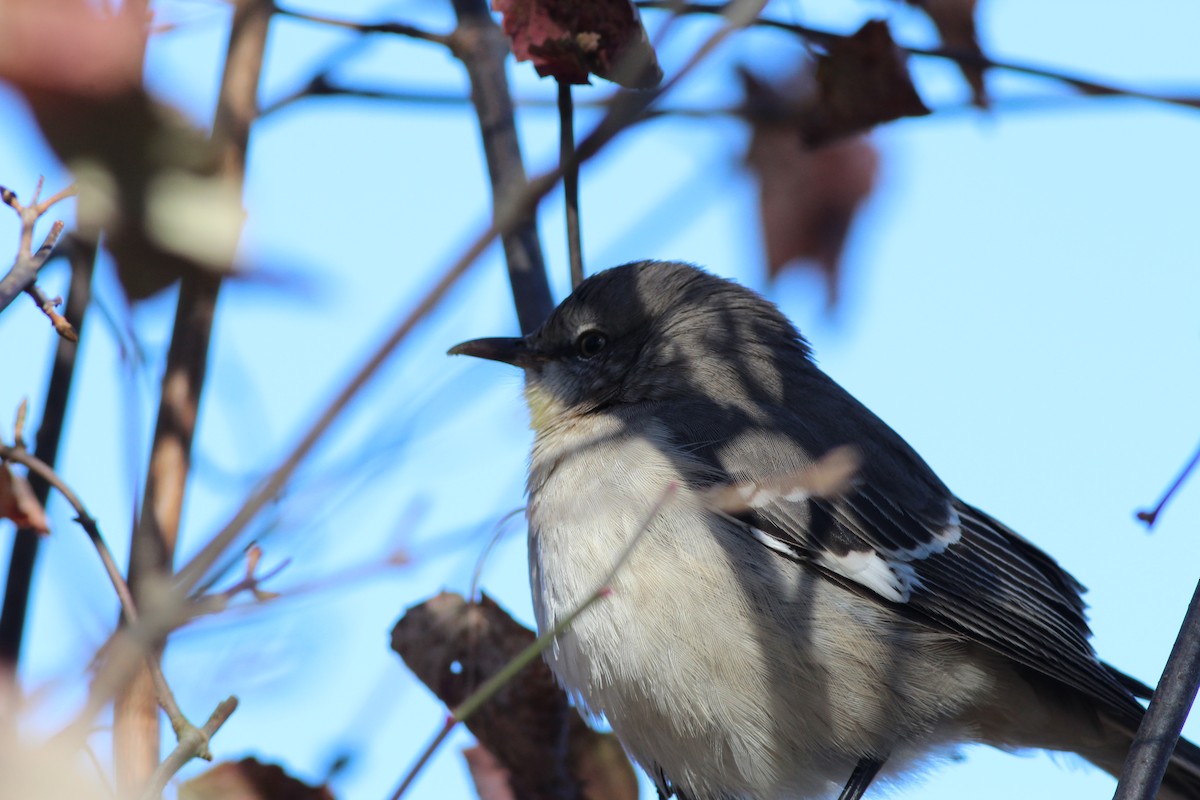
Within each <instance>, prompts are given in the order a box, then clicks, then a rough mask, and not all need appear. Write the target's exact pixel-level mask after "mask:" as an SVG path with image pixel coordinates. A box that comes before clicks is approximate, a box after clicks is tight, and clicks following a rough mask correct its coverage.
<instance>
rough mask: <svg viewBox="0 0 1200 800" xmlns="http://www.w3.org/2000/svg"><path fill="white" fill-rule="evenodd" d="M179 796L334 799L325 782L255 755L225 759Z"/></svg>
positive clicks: (185, 799)
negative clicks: (295, 775)
mask: <svg viewBox="0 0 1200 800" xmlns="http://www.w3.org/2000/svg"><path fill="white" fill-rule="evenodd" d="M179 800H333V794H332V793H331V792H330V791H329V789H328V788H327V787H325V786H309V785H308V784H306V783H304V782H303V781H300V780H297V779H296V778H293V777H292V776H291V775H288V774H287V773H286V772H284V770H283V768H282V767H280V766H278V765H276V764H264V763H262V762H261V761H258V760H257V759H254V758H243V759H242V760H241V761H224V762H221V763H220V764H215V765H213V767H212V768H211V769H209V770H206V771H205V772H202V773H200V774H199V775H197V776H196V777H195V778H192V779H191V780H190V781H187V782H186V783H184V784H183V785H182V786H180V787H179Z"/></svg>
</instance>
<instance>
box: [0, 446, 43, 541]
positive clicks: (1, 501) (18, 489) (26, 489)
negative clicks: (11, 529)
mask: <svg viewBox="0 0 1200 800" xmlns="http://www.w3.org/2000/svg"><path fill="white" fill-rule="evenodd" d="M3 518H7V519H11V520H12V521H13V522H15V523H16V524H17V527H18V528H25V529H27V530H31V531H36V532H37V533H41V534H47V533H49V532H50V523H49V522H48V521H47V520H46V510H45V509H43V508H42V504H41V503H39V502H38V500H37V497H36V496H35V495H34V493H33V488H32V487H31V486H30V485H29V481H27V480H25V478H23V477H22V476H20V475H17V474H15V473H13V472H12V470H10V469H9V468H8V465H7V464H3V463H0V519H3Z"/></svg>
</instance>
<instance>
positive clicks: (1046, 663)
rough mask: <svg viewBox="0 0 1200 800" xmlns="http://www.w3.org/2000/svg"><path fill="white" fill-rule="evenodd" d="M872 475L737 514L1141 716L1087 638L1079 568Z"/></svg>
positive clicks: (801, 555) (826, 565)
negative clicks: (839, 489)
mask: <svg viewBox="0 0 1200 800" xmlns="http://www.w3.org/2000/svg"><path fill="white" fill-rule="evenodd" d="M865 472H866V476H865V480H863V481H861V482H860V483H859V484H858V485H856V486H855V487H853V488H852V489H851V490H850V491H849V492H847V493H846V494H844V495H842V496H841V497H838V498H836V499H816V498H812V499H807V500H805V499H798V500H788V499H786V498H784V497H775V498H762V499H760V502H759V503H758V505H757V507H755V508H753V509H750V510H749V511H747V512H745V513H743V514H740V515H738V516H739V518H740V519H741V520H742V521H743V522H745V523H746V525H747V528H748V530H749V532H750V533H751V534H752V535H754V536H755V537H756V538H757V539H758V540H759V541H760V542H763V543H764V544H767V545H768V546H770V547H771V548H772V549H773V550H775V551H777V552H780V553H782V554H784V555H788V556H790V557H792V558H794V559H795V560H798V561H802V562H807V563H810V564H814V565H816V566H817V567H819V568H820V569H822V570H824V571H826V572H827V573H831V574H832V575H834V576H837V577H838V578H840V579H842V580H843V582H845V581H849V582H851V583H853V584H857V585H858V586H859V587H862V588H865V589H867V590H868V591H869V592H871V593H872V594H874V595H875V596H876V597H878V598H880V599H882V600H884V601H887V602H890V603H895V604H899V605H901V606H903V607H905V608H906V609H909V610H911V611H912V612H915V613H916V614H917V615H918V616H919V617H921V618H923V619H925V620H927V621H929V622H932V623H934V624H935V625H937V626H938V627H941V628H943V629H945V630H949V631H951V632H953V633H956V634H959V635H962V636H964V637H966V638H969V639H971V640H973V641H976V642H978V643H980V644H983V645H985V646H987V647H989V648H991V649H992V650H995V651H997V652H999V653H1001V654H1003V655H1005V656H1007V657H1009V658H1011V659H1013V660H1014V661H1016V662H1018V663H1020V664H1022V665H1024V666H1026V667H1029V668H1031V669H1033V670H1035V671H1037V672H1039V673H1042V674H1044V675H1047V676H1049V677H1051V678H1054V679H1056V680H1058V681H1061V682H1062V683H1065V684H1067V685H1069V686H1072V687H1074V688H1076V689H1078V690H1080V691H1082V692H1084V693H1085V694H1087V695H1089V696H1091V697H1094V698H1096V699H1097V700H1100V701H1102V702H1103V703H1104V704H1105V705H1106V706H1107V707H1109V708H1110V709H1111V710H1112V711H1113V712H1114V713H1116V714H1118V715H1119V716H1120V717H1124V718H1127V719H1131V720H1133V721H1134V722H1135V723H1136V719H1137V717H1136V716H1134V715H1140V712H1138V710H1137V704H1136V702H1135V701H1134V700H1133V699H1132V697H1131V696H1130V694H1129V692H1128V690H1127V689H1126V688H1125V687H1124V686H1123V685H1122V684H1121V683H1120V682H1119V681H1117V680H1115V679H1114V678H1113V676H1112V673H1111V671H1110V670H1108V669H1107V668H1105V667H1104V665H1103V664H1102V663H1101V662H1100V661H1099V660H1098V659H1097V657H1096V654H1095V651H1094V650H1093V649H1092V647H1091V644H1090V643H1089V641H1088V639H1089V637H1090V636H1091V631H1090V629H1089V628H1088V624H1087V619H1086V618H1085V616H1084V607H1085V606H1084V603H1083V600H1082V597H1081V593H1082V591H1083V587H1082V586H1081V585H1080V584H1079V583H1078V582H1077V581H1076V580H1075V579H1074V578H1073V577H1071V575H1070V574H1069V573H1067V572H1066V571H1065V570H1063V569H1062V568H1061V567H1060V566H1059V565H1058V564H1057V563H1056V562H1055V561H1054V560H1053V559H1052V558H1051V557H1050V556H1048V555H1047V554H1045V553H1044V552H1042V551H1041V550H1039V549H1038V548H1037V547H1035V546H1034V545H1033V544H1031V543H1030V542H1028V541H1026V540H1025V539H1023V538H1022V537H1021V536H1019V535H1018V534H1017V533H1015V532H1014V531H1012V530H1011V529H1009V528H1008V527H1006V526H1005V525H1003V524H1002V523H1000V522H998V521H997V520H995V519H993V518H992V517H990V516H988V515H987V514H985V513H983V512H982V511H980V510H978V509H976V508H974V507H972V506H970V505H967V504H966V503H963V502H961V501H959V500H956V499H955V498H953V497H951V496H948V495H947V496H945V497H938V496H937V493H936V492H931V493H930V494H929V495H927V496H926V497H924V498H919V499H918V497H917V495H915V493H914V492H913V491H912V487H911V486H903V487H896V488H897V490H896V491H893V490H892V487H889V486H888V485H887V483H886V482H885V481H884V480H881V479H880V478H879V475H880V470H877V469H875V470H869V471H865ZM884 474H888V473H887V472H886V471H885V472H884ZM872 478H873V479H872ZM897 497H904V498H905V499H906V500H907V501H908V502H903V501H898V500H897ZM914 500H917V502H916V503H914Z"/></svg>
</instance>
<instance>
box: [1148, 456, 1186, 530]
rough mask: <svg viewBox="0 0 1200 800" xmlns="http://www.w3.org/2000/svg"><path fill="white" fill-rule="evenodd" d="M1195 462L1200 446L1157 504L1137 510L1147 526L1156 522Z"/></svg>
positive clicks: (1152, 525)
mask: <svg viewBox="0 0 1200 800" xmlns="http://www.w3.org/2000/svg"><path fill="white" fill-rule="evenodd" d="M1197 464H1200V447H1197V448H1196V452H1195V453H1193V454H1192V459H1191V461H1189V462H1188V463H1187V465H1186V466H1185V467H1184V468H1183V471H1182V472H1180V473H1179V475H1178V476H1177V477H1176V478H1175V482H1174V483H1172V484H1171V486H1170V488H1169V489H1167V491H1166V493H1165V494H1163V496H1162V499H1160V500H1159V501H1158V504H1157V505H1156V506H1154V508H1152V509H1150V510H1149V511H1147V510H1145V509H1143V510H1141V511H1139V512H1137V518H1138V519H1140V520H1141V521H1142V522H1144V523H1146V527H1147V528H1153V527H1154V523H1156V522H1158V515H1159V514H1160V513H1162V510H1163V507H1165V506H1166V505H1167V502H1168V501H1170V499H1171V498H1172V497H1174V496H1175V493H1176V492H1178V491H1179V487H1180V486H1183V482H1184V481H1186V480H1187V479H1188V476H1189V475H1191V474H1192V471H1193V470H1195V469H1196V465H1197Z"/></svg>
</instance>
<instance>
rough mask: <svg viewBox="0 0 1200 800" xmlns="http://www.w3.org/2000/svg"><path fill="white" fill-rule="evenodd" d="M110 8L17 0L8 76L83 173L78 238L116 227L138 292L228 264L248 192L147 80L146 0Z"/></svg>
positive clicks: (62, 153) (116, 250)
mask: <svg viewBox="0 0 1200 800" xmlns="http://www.w3.org/2000/svg"><path fill="white" fill-rule="evenodd" d="M106 6H107V4H97V3H91V2H88V0H13V2H10V3H8V4H6V5H5V13H4V24H3V25H0V79H4V80H6V81H7V82H9V83H11V84H12V85H14V86H15V87H16V88H17V89H18V90H19V91H21V92H22V94H24V96H25V98H26V99H27V100H28V101H29V105H30V108H31V109H32V110H33V114H34V116H35V118H36V119H37V122H38V125H39V127H40V128H41V129H42V133H43V134H44V136H45V138H46V141H47V142H48V143H49V144H50V146H51V147H52V148H53V149H54V151H55V153H57V155H58V156H59V158H60V159H61V160H62V162H63V163H64V164H66V165H67V168H68V169H70V170H71V172H72V173H73V174H74V176H75V178H76V180H77V183H78V186H79V199H78V234H79V235H81V236H83V237H85V238H86V239H88V240H90V241H93V242H94V241H96V240H98V238H99V236H100V231H101V229H103V230H104V232H105V234H106V236H105V247H106V248H107V249H108V250H109V252H110V253H112V255H113V257H114V259H115V260H116V262H117V272H118V277H119V278H120V279H121V285H122V287H123V288H124V289H125V291H126V294H127V295H128V296H129V297H130V298H131V299H135V300H136V299H141V298H144V297H148V296H149V295H151V294H154V293H156V292H158V291H159V290H161V289H163V288H165V287H166V286H168V285H170V284H171V283H173V282H174V281H175V280H176V279H178V278H179V276H180V275H182V274H184V273H187V272H191V271H200V272H212V271H217V272H225V271H228V270H229V269H230V265H231V263H232V260H233V255H234V252H235V248H236V242H237V236H238V234H239V232H240V230H241V220H242V208H241V200H240V197H239V195H238V192H237V190H236V188H234V187H229V186H226V185H225V184H224V183H223V182H219V181H217V180H215V178H214V175H215V172H216V167H217V161H216V154H215V150H214V149H213V147H212V145H211V143H210V141H209V138H208V136H207V135H206V134H205V133H204V132H202V131H200V130H199V129H198V128H196V127H195V126H193V125H192V124H191V123H190V122H188V121H187V120H186V119H185V117H184V116H183V115H182V114H180V113H179V112H177V111H176V110H175V109H173V108H171V107H169V106H167V105H165V104H163V103H161V102H159V101H158V100H156V99H154V98H153V97H151V96H150V95H149V94H148V93H147V92H146V91H145V89H144V87H143V86H142V79H141V78H142V54H143V52H144V50H145V42H146V35H147V29H148V26H147V25H146V19H145V18H144V16H143V15H142V14H141V13H140V12H139V11H138V9H139V8H140V6H139V5H138V4H137V3H133V4H130V3H123V4H120V5H119V7H118V10H117V11H109V10H107V7H106ZM56 327H58V323H57V321H56ZM60 332H61V329H60Z"/></svg>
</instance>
